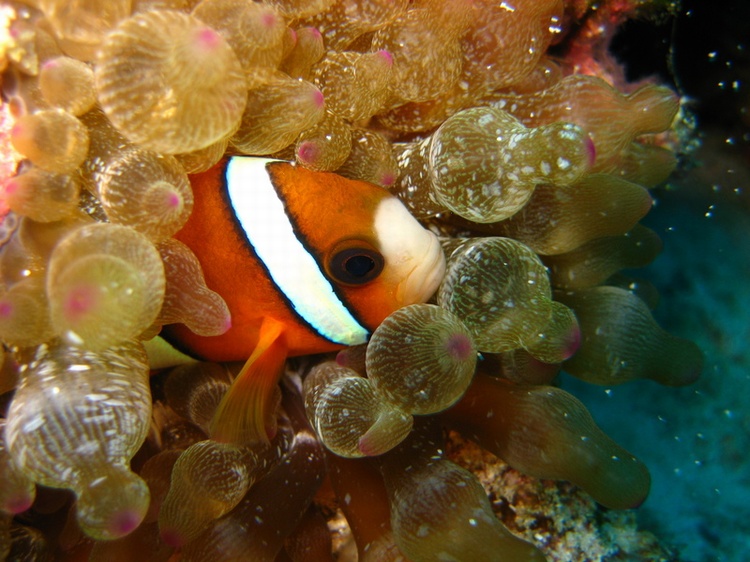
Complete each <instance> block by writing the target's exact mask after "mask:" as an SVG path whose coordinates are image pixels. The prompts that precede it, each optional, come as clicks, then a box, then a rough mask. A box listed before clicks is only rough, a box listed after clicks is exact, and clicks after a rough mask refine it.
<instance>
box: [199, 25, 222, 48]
mask: <svg viewBox="0 0 750 562" xmlns="http://www.w3.org/2000/svg"><path fill="white" fill-rule="evenodd" d="M220 43H221V36H220V35H219V34H218V33H217V32H216V31H214V30H213V29H211V28H210V27H204V28H203V29H201V30H200V31H199V32H198V34H197V36H196V46H197V47H198V48H200V49H203V50H205V51H213V50H215V49H216V47H218V46H219V44H220Z"/></svg>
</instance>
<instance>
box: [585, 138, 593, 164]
mask: <svg viewBox="0 0 750 562" xmlns="http://www.w3.org/2000/svg"><path fill="white" fill-rule="evenodd" d="M584 145H585V147H586V155H587V156H588V164H589V167H591V166H593V165H594V162H596V145H594V140H593V139H592V138H591V137H590V136H588V135H587V136H586V140H585V141H584Z"/></svg>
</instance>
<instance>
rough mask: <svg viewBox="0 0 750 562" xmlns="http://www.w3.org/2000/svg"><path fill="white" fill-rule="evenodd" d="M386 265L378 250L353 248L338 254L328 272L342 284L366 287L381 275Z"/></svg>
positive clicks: (333, 258) (330, 264)
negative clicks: (365, 285)
mask: <svg viewBox="0 0 750 562" xmlns="http://www.w3.org/2000/svg"><path fill="white" fill-rule="evenodd" d="M384 265H385V260H384V259H383V256H382V255H381V254H380V252H378V251H377V250H374V249H373V248H367V247H353V248H345V249H343V250H340V251H339V252H336V253H335V254H334V255H333V257H332V258H331V260H330V262H329V264H328V272H329V274H330V275H331V276H332V277H333V278H334V279H336V281H339V282H341V283H345V284H347V285H364V284H365V283H368V282H370V281H372V280H373V279H375V278H376V277H377V276H378V275H380V272H381V271H383V266H384Z"/></svg>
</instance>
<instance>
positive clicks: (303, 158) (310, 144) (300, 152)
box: [297, 141, 320, 164]
mask: <svg viewBox="0 0 750 562" xmlns="http://www.w3.org/2000/svg"><path fill="white" fill-rule="evenodd" d="M319 156H320V147H318V144H317V143H316V142H315V141H305V142H303V143H302V144H300V145H299V148H298V149H297V158H298V159H299V160H300V162H304V163H308V164H309V163H312V162H315V161H316V160H317V159H318V158H319Z"/></svg>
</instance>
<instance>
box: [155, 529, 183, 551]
mask: <svg viewBox="0 0 750 562" xmlns="http://www.w3.org/2000/svg"><path fill="white" fill-rule="evenodd" d="M160 534H161V540H162V541H164V544H166V545H167V546H171V547H172V548H180V547H181V546H183V545H184V544H185V537H184V536H183V535H182V533H180V532H179V531H178V530H177V529H174V528H171V527H167V528H166V529H162V530H161V533H160Z"/></svg>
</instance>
